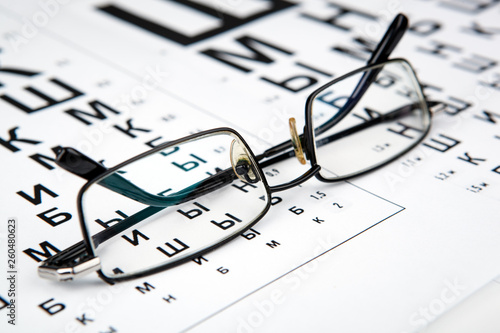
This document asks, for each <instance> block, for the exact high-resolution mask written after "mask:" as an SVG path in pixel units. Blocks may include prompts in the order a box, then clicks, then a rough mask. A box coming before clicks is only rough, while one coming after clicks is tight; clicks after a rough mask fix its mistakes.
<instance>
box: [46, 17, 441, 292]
mask: <svg viewBox="0 0 500 333" xmlns="http://www.w3.org/2000/svg"><path fill="white" fill-rule="evenodd" d="M407 26H408V20H407V18H406V17H405V16H404V15H402V14H398V15H397V16H396V18H395V19H394V21H393V22H392V24H391V25H390V27H389V28H388V30H387V32H386V33H385V35H384V37H383V38H382V40H381V41H380V42H379V44H378V45H377V47H376V49H375V51H374V52H373V53H372V56H371V57H370V59H369V60H368V62H367V65H366V66H365V67H363V68H360V69H358V70H355V71H353V72H351V73H348V74H346V75H344V76H341V77H339V78H336V79H334V80H332V81H330V82H329V83H327V84H325V85H323V86H322V87H320V88H319V89H317V90H315V91H314V92H313V93H312V94H311V95H310V96H309V97H308V99H307V101H306V112H305V117H306V121H305V127H304V133H303V134H302V135H300V136H298V135H297V137H296V138H295V142H294V140H293V135H292V141H286V142H283V143H281V144H278V145H276V146H274V147H272V148H270V149H268V150H266V151H265V152H263V153H262V154H259V155H257V156H254V155H253V153H252V151H251V150H249V154H250V156H251V158H252V159H253V160H254V161H256V162H257V163H258V168H257V169H258V170H253V171H254V172H257V174H258V175H259V178H260V179H261V180H262V181H263V183H264V186H265V188H266V191H267V194H268V195H269V197H270V196H271V194H272V193H275V192H279V191H283V190H287V189H290V188H292V187H295V186H298V185H300V184H302V183H303V182H305V181H307V180H308V179H310V178H311V177H313V176H316V178H318V179H319V180H320V181H323V182H336V181H342V180H345V179H348V178H352V177H355V176H358V175H361V174H364V173H367V172H370V171H373V170H374V169H377V168H380V167H382V166H384V165H386V164H388V163H390V162H392V161H393V160H395V159H397V158H399V157H401V156H402V155H404V154H405V153H406V152H408V151H409V150H411V149H412V148H414V147H415V146H416V145H417V144H418V143H419V142H420V141H421V140H422V138H423V137H425V136H426V134H427V133H428V131H429V128H430V125H429V127H428V128H426V130H425V132H424V133H423V135H422V137H421V139H420V140H418V141H416V142H414V143H413V144H412V145H410V146H408V147H407V148H406V149H405V150H403V151H401V152H400V153H399V154H397V155H395V156H393V157H392V158H390V159H389V160H386V161H384V162H383V163H381V164H379V165H375V166H373V167H371V168H368V169H366V170H363V171H361V172H359V173H356V174H354V175H349V176H347V177H338V178H335V179H326V178H324V177H322V176H321V175H320V173H319V170H320V169H321V166H320V165H318V163H317V158H316V146H315V140H314V138H315V135H318V134H320V133H322V132H324V131H326V130H328V129H330V128H332V127H333V126H334V125H335V124H336V123H338V122H339V121H340V120H341V119H342V118H344V117H345V116H346V115H347V114H348V113H349V112H350V111H351V110H352V108H353V107H354V106H355V105H356V104H357V103H358V101H359V100H360V99H361V97H362V96H363V94H364V93H365V92H366V90H367V89H368V87H369V86H370V85H371V84H372V83H373V82H374V81H375V79H376V77H377V75H378V73H379V72H380V70H381V64H384V63H387V62H392V61H404V62H406V61H405V60H403V59H394V60H388V57H389V55H390V53H391V52H392V50H393V49H394V48H395V47H396V45H397V44H398V42H399V41H400V39H401V37H402V36H403V34H404V32H405V31H406V29H407ZM410 68H411V67H410ZM360 72H364V73H363V75H362V77H361V80H360V81H359V82H358V84H357V86H356V88H355V90H354V92H353V93H352V94H351V96H350V97H349V98H348V100H347V101H346V103H345V105H344V106H343V107H342V110H341V111H340V112H339V113H338V114H337V115H336V116H335V117H333V118H332V119H330V120H329V121H327V122H326V123H325V124H323V125H321V126H320V127H319V128H316V129H314V128H313V125H312V108H311V105H312V102H313V100H314V98H315V97H316V96H317V95H318V94H319V93H320V92H322V91H323V90H324V89H325V88H327V87H330V86H331V85H333V84H335V83H336V82H338V81H341V80H343V79H344V78H345V77H347V76H350V75H353V74H355V73H360ZM419 88H420V90H421V87H419ZM426 104H427V106H433V105H435V104H436V103H435V102H426ZM405 111H407V110H402V109H401V110H395V111H392V112H390V113H389V114H386V115H383V116H380V117H377V118H374V119H371V120H369V121H367V122H365V123H364V124H362V125H358V126H355V127H353V128H350V129H348V130H347V132H348V133H345V132H346V131H344V132H341V133H337V134H334V135H332V136H330V137H329V138H327V141H328V142H331V141H333V140H335V139H336V138H337V137H340V136H344V135H349V134H351V133H354V132H356V131H360V130H362V129H364V128H367V127H369V126H372V125H375V124H378V123H380V122H383V121H384V120H392V119H394V117H397V114H399V113H401V112H403V113H404V112H405ZM423 112H426V113H428V115H429V117H430V116H432V114H431V113H430V111H429V110H428V108H426V110H423ZM219 132H229V133H231V134H232V135H234V136H236V137H238V138H239V139H240V140H241V142H243V144H244V145H245V146H246V147H248V145H247V144H246V143H245V141H244V139H243V138H242V137H241V136H240V135H239V134H238V133H237V132H236V131H235V130H233V129H230V128H217V129H212V130H208V131H203V132H200V133H196V134H193V135H190V136H187V137H184V138H180V139H178V140H174V141H170V142H167V143H164V144H162V145H159V146H157V147H155V148H153V149H151V150H149V151H147V152H145V153H143V154H140V155H138V156H136V157H133V158H131V159H129V160H127V161H125V162H123V163H121V164H119V165H117V166H115V167H113V168H111V169H106V168H105V167H104V166H103V165H102V164H100V163H98V162H95V161H93V160H92V159H90V158H89V157H87V156H85V155H83V154H81V153H80V152H78V151H76V150H74V149H72V148H61V149H59V150H57V151H56V155H57V157H56V163H57V164H58V165H59V166H60V167H62V168H64V169H66V170H67V171H69V172H71V173H73V174H75V175H78V176H80V177H82V178H84V179H86V180H88V182H87V183H86V184H85V185H84V186H83V187H82V189H81V190H80V192H79V194H78V199H77V200H78V201H77V203H78V216H79V219H80V226H81V229H82V233H83V240H82V241H80V242H78V243H76V244H74V245H73V246H71V247H69V248H67V249H65V250H63V251H61V252H58V253H56V254H55V255H53V256H51V257H49V258H48V259H46V260H45V261H43V262H42V264H41V266H39V268H38V273H39V275H40V276H42V277H45V278H49V279H53V280H59V281H67V280H73V278H74V277H78V276H80V275H84V274H86V273H89V272H92V271H97V273H98V274H99V276H100V277H101V278H102V279H103V280H105V281H106V282H108V283H114V282H118V281H123V280H130V279H134V278H137V277H141V276H145V275H150V274H154V273H157V272H159V271H162V270H166V269H168V268H171V267H173V266H177V265H179V264H182V263H184V262H186V261H189V260H192V259H193V258H197V257H199V256H201V255H203V254H205V253H207V252H209V251H211V250H213V249H215V248H217V247H219V246H221V245H223V244H225V243H227V242H228V241H230V240H232V239H234V238H235V237H237V236H238V235H239V234H241V233H236V234H235V235H232V236H231V237H229V238H227V239H225V240H223V241H221V242H220V243H218V244H216V245H215V246H212V247H209V248H206V249H203V250H200V251H198V252H196V253H194V254H193V255H190V256H188V257H186V258H184V259H182V260H179V261H176V262H173V263H167V264H163V265H160V266H157V267H155V268H152V269H148V270H146V271H143V272H140V273H136V274H131V275H127V276H124V277H113V278H111V277H108V276H106V275H105V274H103V273H102V271H101V270H100V260H99V257H98V256H96V255H95V253H94V245H96V244H99V243H102V242H104V241H106V240H108V239H110V238H111V237H113V236H115V235H117V234H119V233H120V232H122V231H124V230H126V229H128V228H130V227H131V226H133V225H134V224H136V223H138V222H140V221H142V220H144V219H145V218H147V217H149V216H151V215H153V214H155V213H157V212H158V211H160V210H162V209H164V208H166V207H168V206H172V205H177V204H181V203H183V202H186V201H190V200H193V199H195V198H197V197H200V196H202V195H204V194H207V193H210V192H212V191H214V190H216V189H218V188H221V187H222V186H226V185H227V184H229V183H230V182H232V181H233V180H235V179H237V177H238V175H236V174H235V172H234V171H233V169H228V170H223V171H221V172H218V173H216V174H215V175H213V176H211V177H209V178H207V179H206V180H204V181H202V182H200V183H197V184H194V185H193V186H190V188H189V189H185V190H182V191H185V192H186V193H188V194H187V195H185V194H182V195H177V196H174V197H172V196H166V197H156V196H154V195H150V194H148V193H145V192H144V191H142V190H141V189H140V188H139V187H136V186H135V185H133V184H131V183H128V182H127V181H126V180H124V179H122V180H118V182H119V183H120V186H116V185H113V184H106V183H105V182H100V183H99V185H103V186H105V187H107V188H108V189H111V190H113V191H115V192H119V193H121V194H124V192H123V189H124V188H126V194H124V195H127V196H129V197H131V198H132V199H138V200H139V201H140V202H142V203H146V204H149V205H150V207H148V208H145V209H143V210H142V211H140V212H138V213H136V214H134V215H132V216H129V217H127V218H125V219H124V220H122V221H121V222H120V223H117V224H115V225H113V226H111V227H108V228H106V229H104V230H102V231H101V232H99V233H97V234H95V235H93V236H90V235H89V232H88V230H87V227H86V225H85V222H84V216H83V210H82V200H81V199H82V195H83V193H84V192H85V190H86V189H87V188H88V187H89V186H90V185H92V184H94V183H96V182H98V181H102V180H103V179H104V178H105V177H109V176H110V175H112V174H113V173H115V172H116V171H117V170H119V169H120V168H122V167H123V166H125V165H127V164H129V163H132V162H134V161H137V160H139V159H141V158H143V157H145V156H148V155H150V154H154V153H155V152H158V151H161V150H164V149H166V148H168V147H171V146H174V145H177V144H179V143H182V142H185V141H189V140H193V139H196V138H199V137H202V136H208V135H211V134H214V133H219ZM297 144H299V145H301V146H302V147H303V149H304V153H305V154H304V155H305V158H306V159H308V160H309V161H310V168H309V170H308V171H306V172H305V173H304V174H302V175H301V176H299V177H298V178H296V179H294V180H292V181H290V182H288V183H284V184H280V185H276V186H269V185H268V184H267V181H266V178H265V177H264V175H263V172H262V168H265V167H268V166H270V165H272V164H274V163H277V162H279V161H282V160H285V159H288V158H290V157H294V156H296V152H295V151H294V149H292V148H295V147H294V146H295V145H297ZM179 198H182V199H179ZM269 208H270V202H267V206H266V207H265V208H264V210H263V211H262V213H261V214H260V216H258V217H257V218H256V219H255V220H254V221H253V222H252V223H250V224H249V225H248V226H247V227H246V228H245V230H243V232H244V231H246V230H248V229H249V228H251V227H252V226H254V225H255V223H257V222H258V221H259V220H260V219H261V218H262V217H263V216H264V215H265V214H266V213H267V211H268V210H269ZM92 244H94V245H92Z"/></svg>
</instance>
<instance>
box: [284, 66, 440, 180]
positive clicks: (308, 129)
mask: <svg viewBox="0 0 500 333" xmlns="http://www.w3.org/2000/svg"><path fill="white" fill-rule="evenodd" d="M398 62H399V63H401V62H402V63H404V64H406V65H407V66H408V68H409V69H410V73H411V74H413V77H414V79H415V82H416V83H417V86H416V87H415V88H417V89H418V93H419V95H420V96H421V99H422V107H423V110H422V112H423V113H424V114H425V115H427V116H428V119H429V125H428V126H427V128H426V129H425V131H423V132H422V135H421V137H420V138H419V139H418V140H416V141H415V142H414V143H412V144H411V145H409V146H408V147H407V148H405V149H404V150H402V151H401V152H400V153H398V154H396V155H394V156H393V157H391V158H390V159H388V160H387V161H385V162H383V163H381V164H379V165H376V166H374V167H371V168H368V169H366V170H363V171H361V172H357V173H354V174H352V175H347V176H343V177H337V178H334V179H327V178H325V177H323V176H322V175H321V173H320V172H319V169H318V172H317V173H316V174H315V175H314V176H315V177H316V178H317V179H318V180H320V181H322V182H326V183H335V182H340V181H344V180H349V179H352V178H355V177H359V176H362V175H364V174H367V173H369V172H373V171H374V170H377V169H379V168H382V167H384V166H386V165H387V164H389V163H391V162H393V161H395V160H397V159H398V158H400V157H401V156H403V155H405V154H406V153H408V152H409V151H410V150H412V149H413V148H415V147H416V146H417V145H418V144H420V143H421V142H422V141H423V140H424V138H425V137H426V136H427V134H429V131H430V129H431V127H432V115H433V114H432V112H431V111H430V109H429V107H428V101H427V99H426V97H425V94H424V93H423V88H422V84H421V83H420V80H419V79H418V76H417V73H416V72H415V69H414V68H413V66H412V65H411V63H410V62H409V61H408V60H407V59H405V58H394V59H387V60H385V61H382V62H379V63H374V64H371V65H366V66H363V67H360V68H357V69H355V70H353V71H350V72H348V73H346V74H344V75H341V76H339V77H338V78H335V79H333V80H331V81H329V82H327V83H326V84H324V85H322V86H321V87H319V88H318V89H316V90H314V91H313V92H312V93H311V94H309V96H308V97H307V100H306V104H305V126H304V135H305V133H307V135H305V136H304V138H306V140H305V148H306V156H308V159H309V161H310V163H311V168H313V167H315V166H319V167H321V166H320V165H319V164H318V161H317V157H316V154H317V152H316V135H315V133H314V128H313V121H312V104H313V102H314V99H315V98H316V97H317V96H318V95H319V94H320V93H321V92H322V91H324V90H325V89H326V88H328V87H330V86H332V85H334V84H335V83H337V82H339V81H342V80H344V79H346V78H348V77H350V76H352V75H356V74H358V73H361V72H366V71H368V70H370V69H372V68H376V67H383V66H385V65H387V64H390V63H398ZM349 112H350V111H349ZM334 126H335V125H334ZM308 138H312V140H309V139H308ZM308 154H309V155H308ZM290 183H292V182H290Z"/></svg>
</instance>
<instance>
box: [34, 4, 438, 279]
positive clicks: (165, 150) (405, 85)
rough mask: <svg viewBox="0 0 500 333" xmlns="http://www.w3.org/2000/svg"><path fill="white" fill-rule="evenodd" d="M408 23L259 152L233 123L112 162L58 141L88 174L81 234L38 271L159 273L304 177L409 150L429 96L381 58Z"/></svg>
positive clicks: (75, 168)
mask: <svg viewBox="0 0 500 333" xmlns="http://www.w3.org/2000/svg"><path fill="white" fill-rule="evenodd" d="M407 24H408V22H407V19H406V17H405V16H403V15H401V14H399V15H398V16H397V17H396V18H395V20H394V21H393V23H392V24H391V26H390V27H389V29H388V31H387V32H386V34H385V36H384V37H383V38H382V40H381V42H380V43H379V44H378V46H377V48H376V49H375V51H374V52H373V54H372V56H371V58H370V60H369V61H368V64H367V66H366V67H363V68H360V69H357V70H355V71H353V72H351V73H349V74H346V75H344V76H341V77H339V78H337V79H335V80H333V81H331V82H329V83H327V84H325V85H324V86H322V87H321V88H319V89H317V90H316V91H314V92H313V93H312V94H311V95H310V96H309V97H308V99H307V102H306V112H305V127H304V132H303V134H301V135H299V134H298V132H297V129H296V126H295V119H293V118H290V133H291V140H290V141H287V142H283V143H281V144H279V145H276V146H274V147H272V148H270V149H268V150H266V151H265V152H264V153H262V154H260V155H254V153H253V152H252V150H251V149H250V147H249V146H248V145H247V143H246V142H245V140H244V139H243V138H242V137H241V136H240V134H238V133H237V132H236V131H235V130H233V129H230V128H217V129H212V130H208V131H204V132H200V133H197V134H194V135H190V136H187V137H184V138H181V139H178V140H175V141H171V142H168V143H165V144H163V145H160V146H158V147H156V148H154V149H152V150H150V151H147V152H145V153H143V154H141V155H139V156H136V157H134V158H132V159H130V160H128V161H125V162H123V163H121V164H119V165H117V166H115V167H113V168H111V169H106V168H105V167H104V166H102V165H101V164H99V163H97V162H95V161H93V160H91V159H90V158H88V157H86V156H85V155H82V154H81V153H79V152H78V151H76V150H74V149H72V148H62V149H60V151H58V153H57V159H56V161H57V164H58V165H59V166H61V167H63V168H64V169H66V170H68V171H70V172H72V173H74V174H76V175H79V176H81V177H83V178H85V179H87V180H88V182H87V183H86V184H85V185H84V186H83V187H82V189H81V190H80V192H79V194H78V201H77V203H78V215H79V219H80V224H81V228H82V232H83V241H81V242H79V243H77V244H75V245H73V246H72V247H70V248H68V249H66V250H63V251H61V252H59V253H57V254H56V255H54V256H52V257H50V258H48V259H47V260H45V261H44V262H43V263H42V264H41V266H40V267H39V270H38V272H39V274H40V275H41V276H42V277H46V278H51V279H56V280H72V279H73V278H74V277H77V276H79V275H83V274H85V273H88V272H92V271H98V273H99V275H100V276H101V277H102V278H103V279H105V280H106V281H108V282H111V283H112V282H116V281H121V280H127V279H132V278H135V277H139V276H144V275H148V274H152V273H156V272H158V271H161V270H164V269H168V268H171V267H173V266H176V265H178V264H181V263H183V262H186V261H188V260H192V259H194V258H197V257H200V256H202V255H203V254H205V253H206V252H208V251H211V250H213V249H215V248H217V247H219V246H221V245H223V244H225V243H227V242H228V241H230V240H232V239H234V238H235V237H237V236H238V235H240V234H241V233H243V232H244V231H245V230H247V229H249V228H251V227H252V226H253V225H254V224H255V223H257V222H258V221H259V220H260V219H261V218H262V217H263V216H264V215H265V214H266V212H267V211H268V210H269V208H270V206H271V196H272V194H273V193H275V192H278V191H282V190H286V189H289V188H292V187H294V186H297V185H299V184H301V183H303V182H305V181H306V180H308V179H309V178H311V177H313V176H315V177H316V178H317V179H319V180H320V181H324V182H335V181H341V180H345V179H349V178H351V177H355V176H359V175H361V174H364V173H366V172H369V171H372V170H374V169H376V168H379V167H381V166H383V165H386V164H387V163H389V162H391V161H393V160H395V159H397V158H398V157H400V156H401V155H403V154H405V153H406V152H408V151H409V150H410V149H411V148H413V147H414V146H415V145H417V144H418V143H419V142H420V141H421V140H422V139H423V138H424V137H425V135H426V134H427V132H428V131H429V128H430V123H431V113H430V111H429V109H428V106H429V105H430V104H431V103H429V102H427V101H426V100H425V97H424V95H423V93H422V88H421V86H420V84H419V82H418V79H417V77H416V75H415V73H414V71H413V69H412V68H411V66H410V64H409V63H408V62H407V61H406V60H403V59H394V60H387V59H388V57H389V54H390V53H391V51H392V50H393V49H394V47H395V46H396V44H397V43H398V42H399V40H400V38H401V37H402V35H403V33H404V31H405V30H406V28H407ZM294 157H296V158H297V159H298V160H299V162H300V163H301V164H306V163H309V164H310V167H309V169H308V170H307V171H306V172H305V173H304V174H302V175H301V176H300V177H298V178H296V179H294V180H292V181H290V182H287V183H284V184H280V185H275V186H269V185H268V183H267V180H266V178H265V176H264V173H263V171H262V169H263V168H265V167H268V166H271V165H273V164H275V163H277V162H280V161H283V160H285V159H289V158H294ZM103 221H106V222H103Z"/></svg>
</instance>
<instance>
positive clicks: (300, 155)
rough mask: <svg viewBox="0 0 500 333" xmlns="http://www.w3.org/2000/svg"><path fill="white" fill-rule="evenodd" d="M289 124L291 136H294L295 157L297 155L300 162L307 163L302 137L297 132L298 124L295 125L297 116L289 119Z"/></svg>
mask: <svg viewBox="0 0 500 333" xmlns="http://www.w3.org/2000/svg"><path fill="white" fill-rule="evenodd" d="M288 124H289V125H290V136H291V137H292V145H293V150H294V151H295V157H297V159H298V160H299V163H300V164H306V158H305V157H304V151H303V150H302V144H301V143H300V137H299V134H298V133H297V126H296V125H295V118H293V117H292V118H290V119H288Z"/></svg>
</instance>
